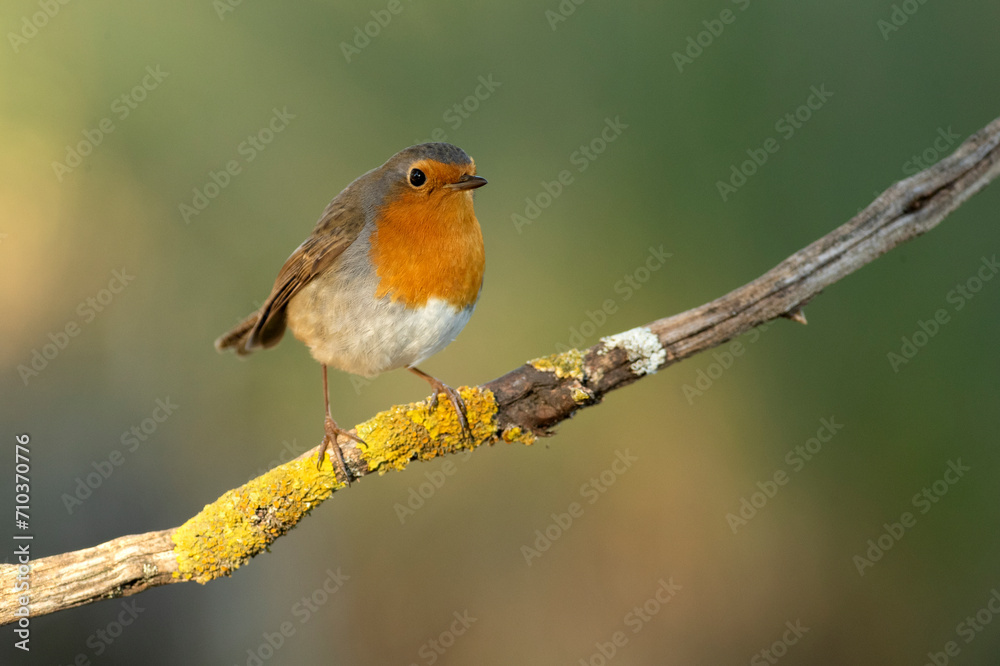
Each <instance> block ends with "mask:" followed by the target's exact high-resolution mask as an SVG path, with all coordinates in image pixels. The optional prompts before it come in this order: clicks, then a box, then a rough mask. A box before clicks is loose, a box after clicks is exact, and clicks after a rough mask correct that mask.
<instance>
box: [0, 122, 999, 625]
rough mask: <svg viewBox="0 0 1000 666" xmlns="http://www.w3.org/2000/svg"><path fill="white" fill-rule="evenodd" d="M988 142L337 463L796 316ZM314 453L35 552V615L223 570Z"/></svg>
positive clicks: (910, 219)
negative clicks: (159, 525)
mask: <svg viewBox="0 0 1000 666" xmlns="http://www.w3.org/2000/svg"><path fill="white" fill-rule="evenodd" d="M998 146H1000V118H998V119H997V120H994V121H993V122H992V123H990V124H989V125H988V126H986V127H985V128H984V129H983V130H981V131H980V132H978V133H977V134H975V135H973V136H972V137H970V138H969V139H968V140H967V141H966V142H965V143H963V144H962V145H961V146H960V147H959V148H958V150H956V151H955V153H954V154H952V155H951V156H949V157H946V158H945V159H943V160H941V161H940V162H939V163H937V164H935V165H934V166H932V167H930V168H929V169H927V170H925V171H922V172H921V173H919V174H917V175H915V176H912V177H911V178H908V179H906V180H903V181H900V182H898V183H896V184H895V185H893V186H892V187H890V188H889V189H887V190H886V191H885V192H883V193H882V194H881V195H880V196H879V197H878V198H877V199H875V201H874V202H872V203H871V205H869V206H868V207H867V208H865V209H864V210H863V211H861V212H860V213H858V214H857V215H856V216H855V217H854V218H853V219H851V220H850V221H849V222H847V223H846V224H844V225H843V226H841V227H839V228H837V229H835V230H834V231H832V232H831V233H829V234H827V235H826V236H824V237H823V238H820V239H819V240H817V241H816V242H814V243H813V244H811V245H809V246H808V247H806V248H804V249H802V250H800V251H799V252H796V253H795V254H793V255H792V256H790V257H788V258H787V259H785V260H784V261H783V262H781V263H780V264H778V265H777V266H775V267H774V268H773V269H771V270H770V271H768V272H767V273H765V274H764V275H762V276H761V277H759V278H757V279H756V280H754V281H753V282H750V283H749V284H746V285H744V286H742V287H740V288H739V289H736V290H734V291H732V292H730V293H728V294H726V295H725V296H723V297H721V298H718V299H716V300H714V301H712V302H711V303H707V304H705V305H702V306H701V307H698V308H694V309H693V310H688V311H687V312H683V313H681V314H678V315H674V316H673V317H668V318H665V319H660V320H657V321H654V322H652V323H650V324H648V325H647V326H644V327H640V328H636V329H632V330H631V331H625V332H624V333H619V334H618V335H613V336H610V337H607V338H602V340H601V342H600V343H598V344H597V345H594V346H593V347H590V348H589V349H586V350H571V351H568V352H565V353H562V354H557V355H553V356H549V357H546V358H541V359H536V360H534V361H531V362H529V363H526V364H525V365H523V366H521V367H519V368H517V369H515V370H513V371H512V372H510V373H508V374H506V375H504V376H503V377H500V378H498V379H495V380H493V381H492V382H489V383H488V384H485V385H483V386H479V387H475V388H467V387H463V388H462V391H461V392H462V396H463V398H464V399H465V402H466V405H467V407H468V412H469V423H470V427H471V430H472V436H471V437H465V436H463V434H462V432H461V429H460V426H459V424H458V422H457V419H456V418H455V414H454V412H453V411H452V408H451V406H450V404H449V403H448V401H441V404H440V405H439V406H438V407H437V408H436V409H433V410H432V409H431V408H430V407H429V405H428V402H427V401H424V402H421V403H413V404H409V405H399V406H396V407H393V408H392V409H390V410H388V411H386V412H382V413H380V414H378V415H376V416H375V417H374V418H372V419H370V420H369V421H366V422H365V423H362V424H360V425H359V426H357V428H356V429H355V432H356V433H357V434H358V435H360V436H361V437H362V438H363V439H364V440H365V442H366V444H363V445H362V444H357V443H355V442H353V441H351V440H349V439H347V438H343V437H342V438H341V441H340V444H341V446H342V448H343V450H344V457H345V459H346V460H347V464H348V466H349V467H350V469H351V471H352V472H353V473H354V475H355V476H358V477H360V476H365V475H367V474H371V473H372V472H376V471H377V472H379V473H380V474H381V473H385V472H387V471H390V470H401V469H404V468H405V467H406V466H407V465H408V464H409V463H410V462H411V461H413V460H429V459H431V458H435V457H438V456H442V455H446V454H449V453H455V452H458V451H461V450H464V449H473V448H476V447H477V446H480V445H482V444H487V443H490V444H491V443H493V442H496V441H499V440H503V441H507V442H521V443H524V444H531V443H532V442H533V441H534V440H535V438H536V437H537V436H544V435H548V434H551V428H552V427H553V426H554V425H556V424H557V423H559V422H560V421H563V420H565V419H567V418H569V417H570V416H572V415H573V414H574V413H575V412H576V411H577V410H579V409H582V408H583V407H587V406H590V405H594V404H597V403H599V402H600V401H601V399H602V398H603V396H604V395H605V394H606V393H608V392H609V391H613V390H615V389H617V388H621V387H623V386H627V385H628V384H631V383H632V382H634V381H636V380H638V379H640V378H641V377H643V376H645V375H647V374H652V373H653V372H655V371H657V370H659V369H662V368H664V367H666V366H668V365H672V364H673V363H676V362H678V361H680V360H682V359H685V358H688V357H689V356H692V355H694V354H696V353H698V352H701V351H705V350H706V349H711V348H712V347H715V346H717V345H720V344H722V343H724V342H726V341H728V340H731V339H732V338H734V337H736V336H738V335H740V334H742V333H744V332H745V331H747V330H749V329H751V328H753V327H755V326H758V325H760V324H762V323H764V322H767V321H769V320H771V319H775V318H777V317H787V318H789V319H793V320H795V321H800V322H802V323H805V317H804V316H803V314H802V307H803V306H804V305H805V304H806V303H808V302H809V301H810V300H811V299H812V298H813V297H815V296H816V295H817V294H819V293H820V291H822V290H823V289H824V288H825V287H827V286H829V285H831V284H833V283H834V282H837V281H838V280H840V279H841V278H843V277H845V276H847V275H849V274H851V273H853V272H854V271H856V270H858V269H859V268H861V267H862V266H864V265H865V264H868V263H869V262H871V261H874V260H875V259H876V258H877V257H879V256H881V255H883V254H885V253H886V252H888V251H889V250H891V249H893V248H894V247H896V246H897V245H900V244H901V243H904V242H906V241H908V240H910V239H911V238H914V237H916V236H919V235H921V234H923V233H926V232H927V231H929V230H931V229H933V228H934V227H935V226H937V225H938V224H939V223H940V222H941V221H942V220H943V219H944V218H945V217H946V216H947V215H948V214H949V213H950V212H951V211H953V210H955V209H956V208H957V207H958V206H960V205H961V204H962V203H963V202H964V201H965V200H966V199H968V198H969V197H971V196H972V195H974V194H975V193H977V192H978V191H979V190H981V189H982V188H983V187H985V186H986V185H987V184H988V183H989V182H990V181H991V180H993V179H994V178H996V177H997V174H998V172H1000V147H998ZM317 448H318V447H317ZM316 451H317V449H313V450H312V451H309V452H307V453H306V454H304V455H303V456H301V457H300V458H298V459H296V460H293V461H291V462H289V463H286V464H284V465H281V466H279V467H276V468H275V469H273V470H271V471H270V472H268V473H266V474H264V475H263V476H260V477H258V478H256V479H253V480H252V481H250V482H248V483H247V484H245V485H243V486H241V487H239V488H236V489H234V490H231V491H229V492H228V493H226V494H225V495H223V496H222V497H221V498H219V499H218V500H216V501H215V502H214V503H212V504H209V505H207V506H206V507H205V509H204V510H202V511H201V513H199V514H198V515H197V516H195V517H194V518H192V519H191V520H189V521H188V522H186V523H184V525H181V526H180V527H177V528H174V529H169V530H162V531H159V532H149V533H146V534H139V535H133V536H125V537H121V538H118V539H114V540H112V541H108V542H107V543H104V544H101V545H99V546H95V547H93V548H87V549H84V550H79V551H75V552H71V553H65V554H62V555H54V556H51V557H46V558H43V559H40V560H36V561H33V562H32V563H31V565H30V585H31V588H30V614H31V616H32V617H34V616H38V615H44V614H46V613H52V612H54V611H57V610H62V609H66V608H72V607H74V606H79V605H82V604H87V603H90V602H92V601H96V600H98V599H104V598H113V597H119V596H128V595H132V594H136V593H138V592H142V591H143V590H146V589H148V588H150V587H154V586H157V585H165V584H167V583H175V582H180V581H186V580H196V581H198V582H200V583H206V582H208V581H209V580H212V579H214V578H217V577H219V576H222V575H229V574H231V573H232V572H233V571H234V570H235V569H236V568H238V567H239V566H241V565H242V564H245V563H246V562H247V561H248V560H249V559H250V558H251V557H253V556H254V555H256V554H257V553H259V552H261V551H262V550H264V549H265V548H266V547H267V546H268V545H269V544H270V543H272V542H273V541H274V540H275V539H277V538H278V537H280V536H281V535H282V534H284V533H285V532H287V531H288V530H289V529H291V528H292V527H294V526H295V524H296V523H297V522H298V521H299V520H301V518H302V517H303V516H305V514H307V513H308V512H309V511H311V510H312V509H313V508H314V507H315V506H316V505H318V504H319V503H320V502H322V501H324V500H325V499H327V498H328V497H330V496H331V495H332V494H333V492H334V491H336V490H339V489H340V488H342V485H341V484H339V483H338V482H337V480H336V477H335V476H334V474H333V471H332V468H331V467H330V464H329V462H327V463H326V464H325V465H324V467H323V469H322V470H317V469H316V465H315V462H314V459H313V458H314V456H315V453H316ZM21 573H22V574H23V573H25V572H24V571H23V570H22V571H21ZM18 574H19V570H18V565H11V564H4V565H0V590H2V592H0V599H2V604H0V624H7V623H10V622H14V621H16V620H17V619H18V617H17V615H16V612H17V608H18V605H19V603H18V598H19V597H20V596H21V594H23V593H15V592H14V591H13V590H14V584H15V581H16V579H17V576H18Z"/></svg>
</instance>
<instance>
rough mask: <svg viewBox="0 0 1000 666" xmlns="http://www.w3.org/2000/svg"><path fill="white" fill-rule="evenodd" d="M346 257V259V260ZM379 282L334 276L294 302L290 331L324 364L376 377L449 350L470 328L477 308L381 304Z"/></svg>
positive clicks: (317, 282) (341, 274)
mask: <svg viewBox="0 0 1000 666" xmlns="http://www.w3.org/2000/svg"><path fill="white" fill-rule="evenodd" d="M345 258H346V257H345ZM377 283H378V278H377V277H376V276H375V275H374V273H371V274H368V275H357V274H355V275H350V276H348V275H346V274H345V272H344V271H342V270H336V271H330V272H328V273H327V274H326V275H324V276H319V277H317V278H316V279H314V280H313V281H312V282H310V283H309V284H308V285H306V286H305V287H303V288H302V290H301V291H300V292H299V293H297V294H296V295H295V296H294V297H293V298H292V300H291V301H289V303H288V326H289V328H291V330H292V333H293V334H294V335H295V337H296V338H298V339H299V340H301V341H302V342H304V343H305V344H306V345H307V346H308V347H309V350H310V352H311V353H312V356H313V358H315V359H316V360H317V361H319V362H320V363H323V364H325V365H328V366H331V367H334V368H337V369H339V370H344V371H346V372H351V373H354V374H357V375H364V376H366V377H373V376H375V375H377V374H379V373H381V372H385V371H386V370H393V369H395V368H402V367H409V366H413V365H416V364H417V363H420V362H421V361H423V360H424V359H426V358H428V357H430V356H432V355H434V354H436V353H437V352H439V351H441V350H442V349H444V348H445V347H446V346H447V345H448V344H449V343H450V342H451V341H452V340H454V339H455V337H456V336H457V335H458V334H459V333H460V332H461V330H462V329H463V328H465V325H466V323H468V321H469V317H471V316H472V310H473V308H474V307H475V306H470V307H467V308H464V309H459V308H456V307H454V306H452V305H450V304H448V303H447V302H445V301H442V300H440V299H431V300H430V301H428V302H427V304H426V305H425V306H424V307H422V308H419V309H411V308H407V307H406V306H404V305H403V304H401V303H398V302H397V303H393V302H392V301H391V300H390V299H389V298H388V297H385V298H381V299H378V300H375V289H376V286H377Z"/></svg>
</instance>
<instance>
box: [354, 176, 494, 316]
mask: <svg viewBox="0 0 1000 666" xmlns="http://www.w3.org/2000/svg"><path fill="white" fill-rule="evenodd" d="M370 256H371V259H372V263H373V265H374V266H375V271H376V274H377V275H378V277H379V283H378V289H377V290H376V292H375V296H376V297H378V298H382V297H383V296H386V295H388V296H389V297H390V298H391V299H392V300H393V301H401V302H403V303H405V304H406V305H408V306H411V307H420V306H423V305H426V304H427V301H428V300H429V299H431V298H440V299H442V300H444V301H446V302H448V303H450V304H451V305H454V306H455V307H458V308H464V307H466V306H469V305H472V304H474V303H475V302H476V299H477V298H478V297H479V289H480V287H482V284H483V270H484V268H485V265H486V253H485V250H484V248H483V232H482V230H481V229H480V228H479V221H478V220H476V214H475V212H474V211H473V208H472V194H471V193H470V192H448V191H438V192H434V193H431V194H430V195H429V196H426V195H423V194H418V193H404V194H403V195H402V196H401V197H400V198H399V199H398V200H396V201H394V202H393V203H391V204H389V205H388V206H386V207H384V208H383V209H382V210H381V211H380V215H379V219H378V222H377V223H376V226H375V230H374V232H373V233H372V236H371V251H370Z"/></svg>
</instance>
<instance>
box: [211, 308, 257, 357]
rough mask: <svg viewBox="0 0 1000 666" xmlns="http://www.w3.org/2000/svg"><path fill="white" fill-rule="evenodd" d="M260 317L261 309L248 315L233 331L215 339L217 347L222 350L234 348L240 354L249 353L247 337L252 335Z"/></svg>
mask: <svg viewBox="0 0 1000 666" xmlns="http://www.w3.org/2000/svg"><path fill="white" fill-rule="evenodd" d="M259 318H260V311H257V312H252V313H250V314H249V315H247V317H246V319H244V320H243V321H241V322H240V323H239V324H237V325H236V326H235V327H234V328H233V329H232V330H231V331H229V332H228V333H226V334H225V335H222V336H220V337H219V339H218V340H216V341H215V348H216V349H218V350H219V351H220V352H222V351H226V350H227V349H232V350H234V351H235V352H236V353H237V354H238V355H240V356H244V355H246V354H249V353H250V350H249V349H247V344H246V343H247V338H249V337H250V332H251V331H252V330H253V327H254V326H255V325H256V324H257V320H258V319H259Z"/></svg>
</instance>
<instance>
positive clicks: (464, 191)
mask: <svg viewBox="0 0 1000 666" xmlns="http://www.w3.org/2000/svg"><path fill="white" fill-rule="evenodd" d="M486 182H487V181H486V179H485V178H483V177H481V176H477V175H476V163H475V161H474V160H473V159H472V158H471V157H469V155H468V154H466V152H465V151H464V150H462V149H461V148H459V147H457V146H454V145H452V144H450V143H440V142H437V143H422V144H418V145H415V146H410V147H409V148H405V149H403V150H401V151H399V152H398V153H396V154H395V155H393V156H392V157H390V158H389V159H388V160H387V161H386V162H385V163H384V164H382V166H380V167H377V168H375V169H372V170H371V171H368V172H367V173H365V174H363V175H361V176H359V177H358V178H357V179H356V180H354V181H353V182H352V183H351V184H349V185H348V186H347V187H345V188H344V190H343V191H342V192H341V193H340V194H338V195H337V196H336V197H334V199H333V200H332V201H331V202H330V203H329V205H327V207H326V209H324V211H323V213H322V215H321V216H320V218H319V221H318V222H317V223H316V226H315V228H314V229H313V231H312V233H311V234H310V235H309V237H308V238H306V240H305V241H304V242H303V243H302V244H301V245H299V246H298V248H296V249H295V251H293V252H292V254H291V256H289V257H288V260H287V261H285V263H284V265H283V266H282V267H281V269H280V270H279V271H278V276H277V278H276V279H275V281H274V286H273V287H272V288H271V293H270V294H269V295H268V297H267V299H266V300H265V301H264V303H263V305H261V306H260V308H259V309H258V310H256V311H255V312H252V313H251V314H249V315H248V316H247V317H246V318H245V319H243V320H242V321H241V322H240V323H239V324H237V325H236V326H235V327H234V328H233V329H232V330H230V331H229V332H227V333H225V334H224V335H222V336H220V337H219V338H218V339H217V340H216V341H215V347H216V349H217V350H218V351H220V352H223V351H226V350H233V351H235V352H236V354H237V355H240V356H244V355H247V354H250V353H251V352H254V351H257V350H260V349H267V348H270V347H273V346H274V345H276V344H278V342H280V341H281V339H282V337H283V335H284V333H285V329H286V328H288V329H291V331H292V334H293V335H294V336H295V337H296V338H297V339H298V340H300V341H301V342H302V343H304V344H305V345H306V346H307V347H308V348H309V351H310V354H311V355H312V357H313V358H314V359H315V360H316V361H318V362H319V364H320V365H321V366H322V369H323V398H324V407H325V410H326V414H325V417H324V422H323V427H324V437H323V442H322V444H321V445H320V449H319V454H318V456H317V464H318V465H320V466H322V464H323V460H324V457H325V454H326V451H327V449H329V450H331V452H332V454H335V456H334V455H331V460H333V459H334V457H335V458H336V465H335V469H336V471H338V472H339V473H340V475H343V476H344V477H345V479H346V482H347V483H348V484H349V483H350V482H351V478H352V477H351V474H350V472H349V471H348V469H347V466H346V464H345V462H344V457H343V453H342V452H341V450H340V447H339V445H338V443H337V437H338V436H339V435H344V436H346V437H348V438H349V439H352V440H355V441H357V442H360V443H362V444H363V443H364V442H363V440H361V439H360V438H359V437H358V436H356V435H354V434H352V433H351V432H349V431H348V430H344V429H343V428H341V427H340V426H339V425H337V422H336V421H335V420H334V418H333V414H332V412H331V410H330V391H329V385H328V381H327V368H328V367H332V368H335V369H337V370H341V371H344V372H348V373H352V374H356V375H361V376H364V377H368V378H371V377H374V376H376V375H378V374H381V373H383V372H386V371H389V370H394V369H398V368H406V369H407V370H409V371H410V372H412V373H413V374H415V375H417V376H418V377H420V378H421V379H423V380H424V381H426V382H428V383H429V384H430V385H431V388H432V390H433V393H432V395H431V406H432V407H436V406H437V401H438V395H439V394H444V395H445V396H447V398H448V400H449V401H450V402H451V404H452V406H453V407H454V409H455V412H456V414H457V415H458V420H459V423H460V424H461V426H462V430H463V432H466V433H468V432H469V426H468V419H467V415H466V409H465V404H464V402H463V401H462V397H461V396H460V395H459V393H458V391H456V390H455V389H453V388H451V387H450V386H448V385H447V384H445V383H443V382H441V381H440V380H438V379H437V378H435V377H433V376H431V375H429V374H427V373H425V372H423V371H422V370H420V369H419V368H418V367H417V364H419V363H421V362H423V361H424V360H426V359H427V358H429V357H431V356H433V355H434V354H436V353H438V352H440V351H441V350H442V349H444V348H445V347H446V346H447V345H448V344H449V343H451V342H452V341H453V340H454V339H455V337H456V336H457V335H458V334H459V333H460V332H461V331H462V329H463V328H464V327H465V325H466V324H467V323H468V321H469V318H470V317H471V316H472V312H473V310H474V309H475V307H476V303H477V301H478V300H479V294H480V292H481V291H482V286H483V273H484V270H485V265H486V253H485V248H484V245H483V234H482V229H481V227H480V226H479V221H478V220H477V218H476V214H475V211H474V208H473V191H474V190H475V189H477V188H479V187H482V186H483V185H486Z"/></svg>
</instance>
